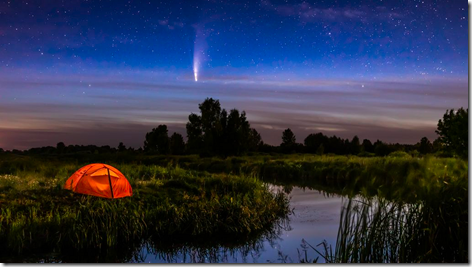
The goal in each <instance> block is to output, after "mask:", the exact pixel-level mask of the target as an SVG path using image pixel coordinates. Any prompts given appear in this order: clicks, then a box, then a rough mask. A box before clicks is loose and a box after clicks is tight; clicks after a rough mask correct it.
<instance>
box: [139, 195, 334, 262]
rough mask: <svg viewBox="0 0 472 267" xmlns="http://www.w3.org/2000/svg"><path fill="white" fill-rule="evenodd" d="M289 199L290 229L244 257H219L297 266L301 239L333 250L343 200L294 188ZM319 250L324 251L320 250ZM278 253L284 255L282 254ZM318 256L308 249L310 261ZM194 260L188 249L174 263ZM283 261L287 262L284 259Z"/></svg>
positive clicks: (150, 257)
mask: <svg viewBox="0 0 472 267" xmlns="http://www.w3.org/2000/svg"><path fill="white" fill-rule="evenodd" d="M290 197H291V199H290V205H291V208H294V214H292V215H291V216H290V228H291V229H290V230H287V231H282V233H281V235H280V236H279V238H278V239H277V240H274V241H272V242H269V241H264V242H263V248H262V249H260V250H259V251H257V252H256V251H249V252H248V253H247V255H246V256H245V257H244V256H243V255H242V253H241V252H236V253H231V252H227V253H224V252H223V249H221V251H220V253H219V257H218V258H219V259H220V260H221V261H222V262H238V263H241V262H248V263H252V262H259V263H264V262H268V261H270V262H281V261H285V262H294V263H298V262H299V261H300V258H299V256H298V251H300V254H301V255H300V256H301V258H304V252H303V250H302V248H301V247H300V245H301V243H302V239H305V240H306V241H307V242H308V243H309V244H310V245H312V246H316V245H318V244H319V243H321V242H322V241H323V240H326V241H328V243H329V244H331V245H332V246H333V249H334V246H335V244H336V236H337V232H338V225H339V216H340V212H341V207H342V199H341V197H340V196H330V197H327V196H325V195H323V193H322V192H319V191H315V190H309V189H305V190H304V189H301V188H298V187H294V188H293V190H292V192H291V193H290ZM318 248H319V250H320V251H322V250H321V247H318ZM318 248H317V249H318ZM297 249H298V250H297ZM279 252H281V253H282V254H279ZM317 256H318V254H317V253H316V252H315V251H314V250H312V249H311V248H309V249H308V259H311V260H313V259H314V258H316V257H317ZM192 258H193V259H198V260H199V258H200V257H199V255H198V252H196V251H193V252H192V250H189V252H184V253H183V254H179V255H177V256H176V257H175V258H173V260H172V262H192ZM281 258H284V260H281ZM184 259H185V260H184ZM206 261H207V262H208V261H209V260H206ZM322 261H323V259H322V258H321V257H319V259H318V262H322ZM144 262H151V263H158V262H168V261H166V260H164V259H161V258H160V257H157V256H156V255H154V254H147V255H146V254H145V258H144Z"/></svg>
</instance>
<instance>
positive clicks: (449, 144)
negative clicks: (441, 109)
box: [436, 108, 469, 158]
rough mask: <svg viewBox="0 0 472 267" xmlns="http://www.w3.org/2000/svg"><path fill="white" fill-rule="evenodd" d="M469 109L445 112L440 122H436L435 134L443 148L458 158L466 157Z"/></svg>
mask: <svg viewBox="0 0 472 267" xmlns="http://www.w3.org/2000/svg"><path fill="white" fill-rule="evenodd" d="M468 113H469V109H465V110H464V109H463V108H460V109H459V110H457V112H454V109H451V110H446V113H445V114H444V116H443V119H442V120H439V121H438V128H437V130H436V133H437V134H438V135H439V140H440V141H441V143H442V144H443V145H444V148H445V149H446V150H448V151H451V152H453V153H455V154H457V155H458V156H459V157H463V158H466V157H467V156H468V148H469V143H468V134H469V133H468V130H469V119H468Z"/></svg>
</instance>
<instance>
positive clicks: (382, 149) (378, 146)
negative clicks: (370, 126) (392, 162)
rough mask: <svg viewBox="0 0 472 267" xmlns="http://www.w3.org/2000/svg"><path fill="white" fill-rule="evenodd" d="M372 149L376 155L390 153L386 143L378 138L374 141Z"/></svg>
mask: <svg viewBox="0 0 472 267" xmlns="http://www.w3.org/2000/svg"><path fill="white" fill-rule="evenodd" d="M374 150H375V155H376V156H381V157H382V156H387V155H388V154H390V148H389V147H388V145H387V144H385V143H383V142H382V141H380V140H377V141H375V143H374Z"/></svg>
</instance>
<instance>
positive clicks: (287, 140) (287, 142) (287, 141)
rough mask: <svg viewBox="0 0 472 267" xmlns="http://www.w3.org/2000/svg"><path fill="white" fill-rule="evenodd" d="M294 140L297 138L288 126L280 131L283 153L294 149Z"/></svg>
mask: <svg viewBox="0 0 472 267" xmlns="http://www.w3.org/2000/svg"><path fill="white" fill-rule="evenodd" d="M296 141H297V139H296V137H295V134H293V132H292V130H290V128H287V129H285V131H283V133H282V143H281V144H280V147H281V148H282V151H283V152H284V153H288V152H292V151H293V150H294V149H295V146H296Z"/></svg>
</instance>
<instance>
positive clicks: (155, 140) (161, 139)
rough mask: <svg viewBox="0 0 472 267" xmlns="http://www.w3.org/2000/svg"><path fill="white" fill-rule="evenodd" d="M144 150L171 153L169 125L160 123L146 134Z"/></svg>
mask: <svg viewBox="0 0 472 267" xmlns="http://www.w3.org/2000/svg"><path fill="white" fill-rule="evenodd" d="M144 150H145V151H148V152H157V153H159V154H169V152H170V147H169V136H168V130H167V125H159V126H157V128H154V129H152V131H151V132H149V133H147V134H146V140H145V141H144Z"/></svg>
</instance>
